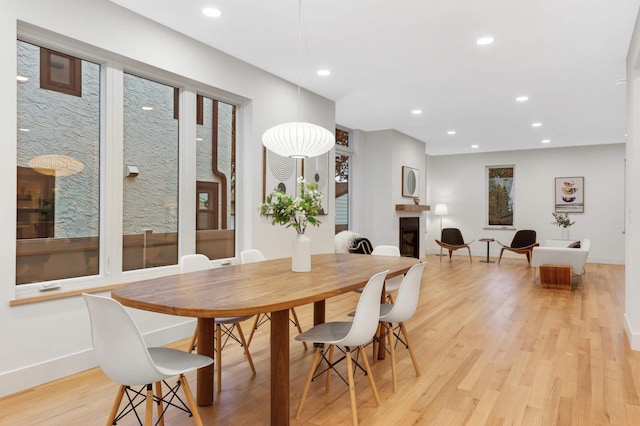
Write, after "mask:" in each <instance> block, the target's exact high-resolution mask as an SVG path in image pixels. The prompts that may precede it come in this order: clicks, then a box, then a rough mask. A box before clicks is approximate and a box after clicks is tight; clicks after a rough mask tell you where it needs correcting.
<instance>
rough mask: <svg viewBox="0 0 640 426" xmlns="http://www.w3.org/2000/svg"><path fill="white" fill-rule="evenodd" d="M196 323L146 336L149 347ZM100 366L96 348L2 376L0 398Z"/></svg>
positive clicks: (183, 333)
mask: <svg viewBox="0 0 640 426" xmlns="http://www.w3.org/2000/svg"><path fill="white" fill-rule="evenodd" d="M194 329H195V320H188V321H185V322H184V323H180V324H177V325H174V326H171V327H168V328H165V329H161V330H156V331H153V332H151V333H147V334H145V336H144V339H145V342H146V343H147V345H148V346H163V345H166V344H169V343H171V342H175V341H177V340H182V339H184V338H186V337H189V336H191V335H192V334H193V331H194ZM97 365H98V363H97V361H96V358H95V356H94V354H93V349H86V350H83V351H81V352H77V353H74V354H69V355H67V356H64V357H61V358H56V359H51V360H48V361H46V362H42V363H39V364H34V365H30V366H28V367H24V368H20V369H17V370H13V371H7V372H4V373H1V374H0V397H2V396H7V395H11V394H14V393H17V392H21V391H24V390H27V389H30V388H32V387H34V386H39V385H42V384H44V383H47V382H51V381H53V380H58V379H61V378H63V377H66V376H69V375H72V374H76V373H79V372H81V371H85V370H88V369H90V368H93V367H96V366H97Z"/></svg>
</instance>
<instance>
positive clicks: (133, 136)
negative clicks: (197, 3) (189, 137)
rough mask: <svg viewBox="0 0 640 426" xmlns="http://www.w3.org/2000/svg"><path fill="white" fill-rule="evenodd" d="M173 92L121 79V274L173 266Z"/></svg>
mask: <svg viewBox="0 0 640 426" xmlns="http://www.w3.org/2000/svg"><path fill="white" fill-rule="evenodd" d="M175 92H176V90H175V88H174V87H171V86H167V85H166V84H161V83H157V82H155V81H151V80H148V79H145V78H141V77H138V76H135V75H131V74H126V73H125V74H124V105H123V108H124V149H123V151H124V156H123V159H124V170H125V177H124V182H123V221H122V225H123V236H122V270H123V271H130V270H133V269H143V268H151V267H155V266H165V265H175V264H177V263H178V172H179V168H178V129H179V121H178V120H177V119H176V118H174V117H176V116H178V114H177V113H176V111H175V109H177V108H176V103H175V102H174V96H175ZM127 170H129V172H128V173H127V172H126V171H127ZM131 170H135V172H134V173H131Z"/></svg>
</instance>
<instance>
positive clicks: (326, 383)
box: [324, 345, 335, 393]
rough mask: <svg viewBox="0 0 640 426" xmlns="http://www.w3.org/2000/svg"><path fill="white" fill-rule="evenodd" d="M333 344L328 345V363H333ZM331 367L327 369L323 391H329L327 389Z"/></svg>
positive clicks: (329, 386) (329, 387)
mask: <svg viewBox="0 0 640 426" xmlns="http://www.w3.org/2000/svg"><path fill="white" fill-rule="evenodd" d="M334 348H335V346H334V345H331V346H329V364H332V363H333V349H334ZM331 371H332V370H331V368H328V369H327V377H326V378H325V384H324V391H325V392H326V393H329V389H331Z"/></svg>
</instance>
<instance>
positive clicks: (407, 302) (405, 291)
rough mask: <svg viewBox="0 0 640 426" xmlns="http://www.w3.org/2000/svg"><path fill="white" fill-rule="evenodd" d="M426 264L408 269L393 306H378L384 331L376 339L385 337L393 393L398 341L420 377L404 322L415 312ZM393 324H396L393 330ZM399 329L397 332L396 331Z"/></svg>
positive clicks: (375, 342) (375, 351)
mask: <svg viewBox="0 0 640 426" xmlns="http://www.w3.org/2000/svg"><path fill="white" fill-rule="evenodd" d="M425 266H426V263H417V264H415V265H413V266H412V267H411V269H409V271H408V272H407V273H406V274H405V276H404V279H403V280H402V285H401V286H400V288H399V290H398V297H397V298H396V302H395V303H393V304H388V303H385V304H381V305H380V322H381V323H382V324H384V326H385V328H386V331H385V333H384V334H383V335H382V336H380V337H379V338H378V339H381V338H384V337H385V336H386V337H387V339H388V340H387V346H388V350H389V352H390V353H391V375H392V378H393V392H394V393H395V392H396V391H397V390H398V378H397V374H396V354H395V346H396V343H397V342H398V341H400V342H402V343H403V344H404V345H405V347H406V348H407V349H408V350H409V354H410V355H411V361H412V362H413V368H414V369H415V370H416V375H417V376H419V375H420V368H419V367H418V362H417V360H416V357H415V354H414V353H413V348H412V347H411V342H410V340H409V334H408V333H407V328H406V327H405V325H404V322H405V321H407V320H408V319H410V318H411V317H412V316H413V315H414V314H415V312H416V308H417V306H418V299H419V296H420V284H421V281H422V274H423V272H424V268H425ZM393 324H397V327H396V329H395V330H394V328H393ZM398 329H399V330H398ZM400 332H402V335H403V337H404V341H403V340H402V339H401V338H400V335H399V333H400ZM392 337H395V338H396V339H395V341H392ZM378 342H379V340H376V341H374V351H373V352H374V353H378V351H377V345H378Z"/></svg>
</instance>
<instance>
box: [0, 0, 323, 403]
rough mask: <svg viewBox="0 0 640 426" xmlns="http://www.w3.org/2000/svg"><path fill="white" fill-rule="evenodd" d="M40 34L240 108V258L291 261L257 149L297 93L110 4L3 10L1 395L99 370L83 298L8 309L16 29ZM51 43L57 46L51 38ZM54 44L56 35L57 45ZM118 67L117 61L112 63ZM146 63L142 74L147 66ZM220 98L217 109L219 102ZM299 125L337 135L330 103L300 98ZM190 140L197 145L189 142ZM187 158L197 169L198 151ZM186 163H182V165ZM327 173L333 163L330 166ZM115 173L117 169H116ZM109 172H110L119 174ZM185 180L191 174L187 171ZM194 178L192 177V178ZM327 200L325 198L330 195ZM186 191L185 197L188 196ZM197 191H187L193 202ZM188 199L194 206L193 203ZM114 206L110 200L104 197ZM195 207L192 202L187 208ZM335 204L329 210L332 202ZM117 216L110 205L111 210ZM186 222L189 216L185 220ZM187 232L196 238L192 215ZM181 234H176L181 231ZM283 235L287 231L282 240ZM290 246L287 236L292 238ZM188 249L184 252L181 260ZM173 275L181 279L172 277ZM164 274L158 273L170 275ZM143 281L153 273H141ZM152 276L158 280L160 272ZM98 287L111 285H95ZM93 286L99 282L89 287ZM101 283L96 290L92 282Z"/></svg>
mask: <svg viewBox="0 0 640 426" xmlns="http://www.w3.org/2000/svg"><path fill="white" fill-rule="evenodd" d="M19 21H20V22H21V24H20V25H21V26H22V27H29V26H36V27H38V28H39V29H44V30H48V31H51V32H52V33H56V34H59V35H61V36H62V37H60V38H61V39H62V40H63V41H64V39H65V38H69V39H72V40H74V41H81V42H83V43H86V45H85V46H81V48H82V49H83V50H86V51H88V52H91V51H96V49H98V50H101V51H104V52H108V54H110V55H114V54H115V55H121V57H123V58H129V59H133V60H135V61H138V65H136V66H137V68H139V69H141V70H144V69H147V68H149V67H154V68H157V69H160V70H164V71H166V72H167V73H169V74H173V75H177V76H182V77H186V78H188V79H191V81H190V83H189V84H192V85H193V87H194V88H195V89H198V88H201V87H202V88H204V89H205V90H206V91H207V92H211V91H212V89H211V88H218V89H220V93H221V94H222V95H224V94H225V93H228V94H230V95H229V99H232V100H234V101H238V100H239V101H240V102H241V105H240V107H239V109H238V114H239V119H238V123H239V128H238V140H239V147H238V153H237V156H238V159H239V162H238V163H239V164H238V170H237V176H238V179H237V182H236V185H237V188H238V195H239V196H238V200H237V211H238V213H239V215H238V218H237V221H238V238H239V249H242V248H247V247H256V248H259V249H261V250H263V251H264V252H265V254H266V255H267V256H268V257H270V258H275V257H282V256H288V255H290V250H291V249H290V247H291V246H290V244H286V243H282V241H285V242H286V240H287V238H286V237H285V238H283V232H285V231H283V229H281V228H279V227H273V226H271V224H270V223H268V221H266V220H264V219H262V218H260V217H259V216H258V214H257V206H258V204H259V203H260V202H261V201H262V145H261V142H260V137H261V135H262V133H263V132H264V130H266V129H267V128H269V127H271V126H273V125H275V124H278V123H280V122H285V121H291V120H295V119H297V116H298V115H297V114H298V98H297V91H296V87H295V85H293V84H290V83H288V82H285V81H283V80H281V79H279V78H276V77H274V76H272V75H269V74H267V73H265V72H263V71H261V70H258V69H257V68H255V67H253V66H250V65H248V64H245V63H243V62H241V61H239V60H237V59H234V58H232V57H229V56H227V55H225V54H223V53H221V52H219V51H217V50H215V49H211V48H209V47H207V46H205V45H203V44H201V43H198V42H195V41H194V40H192V39H190V38H187V37H184V36H181V35H179V34H177V33H175V32H173V31H171V30H169V29H167V28H165V27H162V26H160V25H158V24H155V23H153V22H151V21H149V20H147V19H144V18H142V17H140V16H138V15H135V14H133V13H131V12H129V11H126V10H125V9H122V8H120V7H119V6H117V5H115V4H113V3H111V2H109V1H107V0H58V1H55V2H51V1H47V0H22V1H20V2H17V1H10V2H3V3H2V13H0V51H1V52H3V54H4V60H3V61H2V62H0V93H3V96H2V97H1V98H0V140H2V143H1V144H0V161H1V162H2V167H0V181H1V182H2V183H3V184H2V189H0V194H2V202H1V203H0V300H1V302H2V303H0V342H2V348H3V349H2V351H0V395H5V394H9V393H13V392H16V391H19V390H21V389H25V388H27V387H30V386H33V385H36V384H40V383H43V382H46V381H49V380H52V379H55V378H58V377H61V376H64V375H67V374H70V373H73V372H76V371H80V370H82V369H85V368H87V367H90V366H93V365H95V361H94V359H93V356H92V353H91V351H90V348H91V343H90V335H89V328H88V315H87V312H86V308H85V306H84V303H83V302H82V300H81V298H80V297H73V298H68V299H63V300H57V301H49V302H41V303H33V304H29V305H23V306H15V307H9V300H11V299H13V298H14V297H15V284H14V283H15V220H16V210H15V207H16V204H15V198H16V197H15V187H16V143H15V141H16V86H15V85H16V80H15V76H16V69H17V67H16V39H17V27H18V22H19ZM52 37H54V36H53V35H52ZM55 37H57V36H55ZM116 60H117V56H116ZM145 64H146V65H145ZM222 95H221V98H222V100H225V98H224V96H222ZM301 105H302V108H301V114H302V116H301V119H302V120H307V121H312V122H314V123H316V124H319V125H321V126H323V127H325V128H327V129H333V128H334V127H335V118H334V117H335V106H334V103H333V102H330V101H328V100H327V99H324V98H322V97H319V96H316V95H313V94H310V93H308V92H305V91H303V93H302V103H301ZM193 139H195V136H194V135H193ZM188 155H191V156H192V157H191V158H192V160H193V161H195V150H192V151H191V152H190V153H188ZM188 155H187V157H188ZM330 158H331V160H330V165H329V167H330V169H331V168H332V167H333V156H331V157H330ZM117 167H121V165H118V166H117ZM117 167H115V169H116V170H118V168H117ZM185 173H189V172H188V171H187V172H185ZM191 176H192V178H193V179H195V173H192V174H191ZM330 187H331V193H329V194H326V196H327V197H329V198H330V199H332V198H333V196H334V192H333V191H334V189H333V186H330ZM189 191H191V192H189ZM194 191H195V189H190V190H186V191H184V192H186V193H193V192H194ZM190 199H192V198H190ZM107 200H113V196H111V198H110V196H107ZM190 204H193V203H190ZM331 204H333V203H331ZM111 208H113V206H111ZM194 208H195V207H194ZM332 211H333V210H332V208H330V211H329V215H328V216H326V217H325V218H323V225H322V226H321V227H320V228H314V229H312V230H311V231H310V232H309V235H310V236H311V238H312V241H313V248H312V249H313V251H314V252H322V251H324V252H331V251H333V234H334V218H333V213H332ZM183 213H185V212H184V211H183ZM182 216H183V217H185V219H183V220H184V221H185V222H183V225H184V227H183V229H190V230H194V229H195V224H194V223H193V219H192V218H193V217H195V214H192V215H191V214H189V212H187V213H185V214H183V215H182ZM181 229H182V228H181ZM286 232H289V231H286ZM289 234H290V237H291V239H293V238H294V233H293V231H291V232H289ZM182 241H187V242H190V243H189V244H186V245H191V246H192V247H186V246H185V245H183V247H182V249H183V252H186V251H188V250H189V249H191V250H193V249H194V248H195V247H194V246H193V241H194V238H193V237H186V236H185V237H184V238H183V239H182ZM185 250H186V251H185ZM173 271H175V272H177V268H175V269H174V270H173ZM171 272H172V270H171V269H169V270H168V271H165V272H163V273H165V274H166V273H171ZM144 273H154V272H152V271H145V272H144ZM156 273H157V272H156ZM101 279H102V280H103V281H104V282H102V284H104V283H108V282H109V278H108V277H102V278H101ZM94 284H96V283H94ZM97 284H100V283H97ZM136 317H137V318H138V319H139V320H140V325H141V328H142V330H143V332H145V333H147V334H148V338H149V339H151V340H153V342H154V344H163V343H166V342H169V341H172V340H176V339H177V338H179V337H186V336H188V335H189V334H190V333H191V332H192V330H193V324H192V321H191V320H188V319H185V318H172V317H164V316H158V315H156V314H149V313H143V312H137V313H136Z"/></svg>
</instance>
